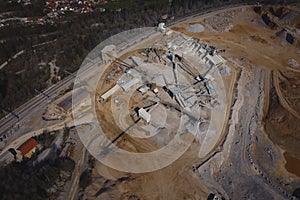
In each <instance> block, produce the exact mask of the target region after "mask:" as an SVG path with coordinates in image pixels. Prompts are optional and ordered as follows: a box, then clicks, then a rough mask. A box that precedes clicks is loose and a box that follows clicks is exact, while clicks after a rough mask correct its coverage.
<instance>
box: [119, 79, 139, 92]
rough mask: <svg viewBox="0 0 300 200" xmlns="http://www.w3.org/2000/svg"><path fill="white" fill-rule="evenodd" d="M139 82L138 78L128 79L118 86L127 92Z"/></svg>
mask: <svg viewBox="0 0 300 200" xmlns="http://www.w3.org/2000/svg"><path fill="white" fill-rule="evenodd" d="M140 81H141V79H140V78H138V77H135V78H133V79H130V80H129V81H126V82H124V83H122V84H120V86H121V88H122V89H123V90H124V91H125V92H127V91H128V90H129V89H130V88H131V87H133V86H134V85H136V84H137V83H139V82H140Z"/></svg>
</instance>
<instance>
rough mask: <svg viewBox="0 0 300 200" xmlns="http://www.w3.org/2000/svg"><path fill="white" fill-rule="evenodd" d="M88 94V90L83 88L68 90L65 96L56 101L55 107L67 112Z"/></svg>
mask: <svg viewBox="0 0 300 200" xmlns="http://www.w3.org/2000/svg"><path fill="white" fill-rule="evenodd" d="M88 95H89V93H88V91H86V90H85V89H83V88H79V89H77V90H75V91H74V92H70V93H69V94H68V96H67V97H65V98H64V99H62V100H61V101H60V102H59V103H57V108H58V109H59V110H61V111H62V112H64V113H66V114H69V113H71V112H72V106H76V105H78V104H79V103H80V102H81V101H82V100H83V99H84V98H85V97H87V96H88Z"/></svg>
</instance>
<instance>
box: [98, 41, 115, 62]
mask: <svg viewBox="0 0 300 200" xmlns="http://www.w3.org/2000/svg"><path fill="white" fill-rule="evenodd" d="M116 57H117V51H116V46H115V45H113V44H111V45H108V46H105V47H104V48H103V49H102V50H101V59H102V60H103V62H105V63H109V62H111V61H113V60H114V58H116Z"/></svg>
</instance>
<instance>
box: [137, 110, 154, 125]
mask: <svg viewBox="0 0 300 200" xmlns="http://www.w3.org/2000/svg"><path fill="white" fill-rule="evenodd" d="M138 114H139V117H140V118H142V119H144V120H145V121H146V122H147V123H150V120H151V115H150V113H148V112H147V111H146V110H145V109H144V108H140V109H139V111H138Z"/></svg>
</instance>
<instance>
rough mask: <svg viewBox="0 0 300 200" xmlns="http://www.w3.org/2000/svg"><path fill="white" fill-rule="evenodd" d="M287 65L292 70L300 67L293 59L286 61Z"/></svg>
mask: <svg viewBox="0 0 300 200" xmlns="http://www.w3.org/2000/svg"><path fill="white" fill-rule="evenodd" d="M288 65H289V66H290V67H292V68H299V67H300V65H299V63H298V62H297V61H296V60H295V59H289V60H288Z"/></svg>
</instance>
